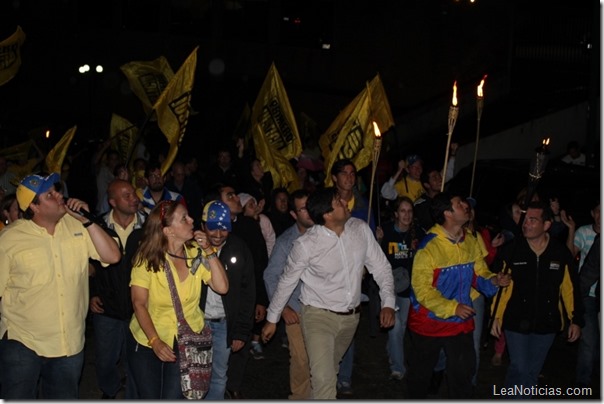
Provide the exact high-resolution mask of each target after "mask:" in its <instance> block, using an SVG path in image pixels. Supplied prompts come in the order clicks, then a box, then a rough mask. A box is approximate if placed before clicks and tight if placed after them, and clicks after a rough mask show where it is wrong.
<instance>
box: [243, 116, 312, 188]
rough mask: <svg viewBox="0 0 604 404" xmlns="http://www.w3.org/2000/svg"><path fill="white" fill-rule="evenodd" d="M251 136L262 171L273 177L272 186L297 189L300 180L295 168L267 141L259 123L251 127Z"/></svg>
mask: <svg viewBox="0 0 604 404" xmlns="http://www.w3.org/2000/svg"><path fill="white" fill-rule="evenodd" d="M252 137H253V139H254V148H255V149H256V155H257V156H258V159H259V160H260V163H262V168H263V169H264V171H270V173H271V176H272V177H273V187H274V188H279V187H284V188H286V189H287V190H288V191H289V192H293V191H295V190H297V189H299V188H300V181H299V180H298V174H297V173H296V170H294V167H293V166H292V164H291V163H290V162H289V160H288V159H287V158H285V156H284V155H283V154H281V152H280V151H278V150H275V149H274V148H273V147H272V146H271V145H270V144H269V143H268V142H267V140H266V139H267V137H266V135H265V134H264V133H263V132H262V125H260V124H259V123H257V124H256V125H254V127H253V128H252Z"/></svg>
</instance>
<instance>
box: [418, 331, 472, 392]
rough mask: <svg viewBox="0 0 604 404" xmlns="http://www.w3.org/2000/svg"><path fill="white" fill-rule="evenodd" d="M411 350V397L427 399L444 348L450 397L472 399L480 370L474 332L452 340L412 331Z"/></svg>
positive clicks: (457, 336) (452, 337) (451, 338)
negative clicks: (473, 379)
mask: <svg viewBox="0 0 604 404" xmlns="http://www.w3.org/2000/svg"><path fill="white" fill-rule="evenodd" d="M409 335H410V337H411V347H410V348H411V349H410V350H409V351H408V352H409V356H408V358H409V369H408V371H407V383H408V391H409V398H411V399H421V398H426V396H427V395H428V389H429V388H430V380H431V377H432V371H433V369H434V365H436V362H437V360H438V354H439V352H440V350H441V348H443V349H444V350H445V354H446V356H447V366H446V368H445V370H446V372H447V384H448V388H449V398H455V399H460V398H462V399H467V398H472V375H473V374H474V370H475V368H476V353H475V352H474V340H473V338H472V333H471V332H470V333H467V334H459V335H455V336H451V337H427V336H424V335H420V334H416V333H414V332H412V331H409Z"/></svg>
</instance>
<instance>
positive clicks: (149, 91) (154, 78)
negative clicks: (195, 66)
mask: <svg viewBox="0 0 604 404" xmlns="http://www.w3.org/2000/svg"><path fill="white" fill-rule="evenodd" d="M120 70H121V71H122V72H123V73H124V74H125V75H126V77H127V78H128V83H130V88H131V89H132V92H133V93H134V94H135V95H136V96H137V97H138V98H139V100H141V102H142V103H143V108H144V109H145V113H146V114H149V113H150V112H151V110H152V108H153V105H154V104H155V103H156V102H157V99H158V98H159V96H160V95H161V93H162V91H164V89H165V88H166V86H167V85H168V83H169V82H170V80H172V77H174V71H173V70H172V68H171V67H170V64H169V63H168V60H167V59H166V58H165V57H163V56H160V57H158V58H157V59H155V60H151V61H133V62H130V63H126V64H124V65H122V66H120Z"/></svg>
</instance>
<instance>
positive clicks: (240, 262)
mask: <svg viewBox="0 0 604 404" xmlns="http://www.w3.org/2000/svg"><path fill="white" fill-rule="evenodd" d="M202 230H203V232H205V234H206V235H207V237H208V241H209V242H210V245H212V247H213V248H214V251H216V254H218V258H219V259H220V261H221V262H222V265H224V269H225V270H226V273H227V277H228V279H229V291H228V292H227V293H226V294H225V295H219V294H218V293H215V292H214V291H213V290H212V289H211V288H208V287H207V285H205V284H204V285H203V286H202V293H201V301H200V303H199V305H200V307H201V309H202V310H203V312H204V316H205V321H206V323H207V324H208V325H209V326H210V328H211V329H212V341H213V342H212V346H213V359H212V377H211V379H210V388H209V390H208V394H207V395H206V396H205V397H204V399H206V400H222V399H224V394H225V392H226V385H227V380H228V379H227V371H228V368H229V358H230V356H231V353H232V352H238V351H240V350H241V349H242V348H243V347H244V346H245V344H246V342H247V341H249V339H250V334H251V333H252V326H253V324H254V320H253V317H254V309H255V303H256V288H255V283H254V262H253V260H252V253H251V252H250V250H249V248H248V247H247V245H246V244H245V242H244V241H243V240H242V239H241V238H239V237H238V236H236V235H234V234H231V211H230V209H229V208H228V207H227V206H226V205H225V204H224V203H222V202H220V201H210V202H208V203H207V204H206V205H205V207H204V209H203V213H202Z"/></svg>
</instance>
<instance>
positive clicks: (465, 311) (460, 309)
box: [455, 303, 476, 320]
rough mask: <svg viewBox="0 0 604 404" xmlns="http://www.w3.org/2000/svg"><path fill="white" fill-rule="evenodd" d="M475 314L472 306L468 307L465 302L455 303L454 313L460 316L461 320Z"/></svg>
mask: <svg viewBox="0 0 604 404" xmlns="http://www.w3.org/2000/svg"><path fill="white" fill-rule="evenodd" d="M475 314H476V311H475V310H474V309H473V308H472V307H470V306H468V305H466V304H461V303H459V304H458V305H457V307H456V308H455V315H456V316H457V317H459V318H461V319H462V320H466V319H468V318H470V317H472V316H473V315H475Z"/></svg>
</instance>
